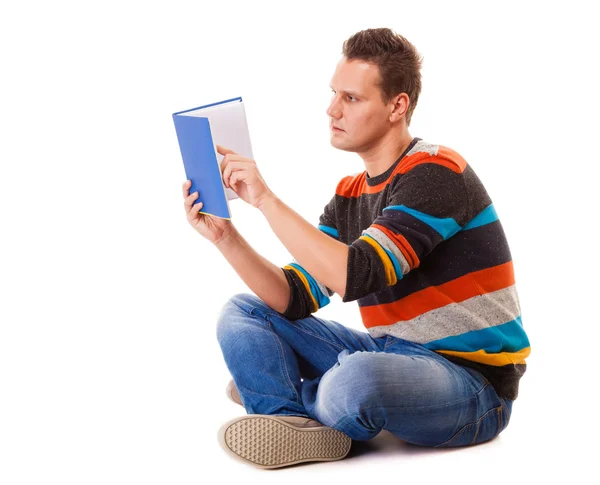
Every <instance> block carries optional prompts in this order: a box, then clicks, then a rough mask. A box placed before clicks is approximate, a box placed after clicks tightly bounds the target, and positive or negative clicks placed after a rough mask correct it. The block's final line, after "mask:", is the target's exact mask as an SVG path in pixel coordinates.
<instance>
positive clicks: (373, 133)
mask: <svg viewBox="0 0 600 485" xmlns="http://www.w3.org/2000/svg"><path fill="white" fill-rule="evenodd" d="M378 81H379V69H378V68H377V66H375V65H373V64H369V63H367V62H364V61H360V60H356V59H354V60H352V61H347V60H346V58H345V57H342V59H341V60H340V62H338V65H337V67H336V69H335V73H334V74H333V78H332V79H331V83H330V85H331V89H332V91H333V92H332V98H331V103H330V105H329V108H328V109H327V115H328V116H329V130H330V136H331V139H330V141H331V144H332V145H333V146H334V147H335V148H338V149H340V150H346V151H350V152H364V151H367V150H368V149H370V148H371V147H372V146H373V145H374V144H375V143H376V142H377V140H379V139H380V138H381V137H382V136H383V135H384V134H385V133H386V132H387V131H388V130H389V129H390V119H389V118H390V113H391V109H392V105H388V106H386V105H384V104H383V101H382V99H381V94H380V90H379V87H377V82H378ZM334 126H336V127H338V128H341V129H342V130H343V131H337V130H334V128H333V127H334Z"/></svg>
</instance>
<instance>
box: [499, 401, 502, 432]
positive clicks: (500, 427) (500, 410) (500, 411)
mask: <svg viewBox="0 0 600 485" xmlns="http://www.w3.org/2000/svg"><path fill="white" fill-rule="evenodd" d="M502 413H503V411H502V406H500V407H499V408H498V419H499V421H500V425H499V426H498V434H500V432H501V431H502Z"/></svg>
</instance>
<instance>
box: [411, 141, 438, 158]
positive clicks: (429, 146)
mask: <svg viewBox="0 0 600 485" xmlns="http://www.w3.org/2000/svg"><path fill="white" fill-rule="evenodd" d="M439 148H440V146H439V145H434V144H433V143H427V142H425V141H423V140H419V141H418V142H417V143H416V144H415V146H414V147H412V148H411V149H410V151H409V152H408V153H407V154H406V156H407V157H409V156H410V155H412V154H413V153H417V152H427V153H429V155H437V154H438V150H439Z"/></svg>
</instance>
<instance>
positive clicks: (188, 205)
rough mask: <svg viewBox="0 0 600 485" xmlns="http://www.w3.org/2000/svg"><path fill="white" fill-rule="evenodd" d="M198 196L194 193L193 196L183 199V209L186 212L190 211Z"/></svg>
mask: <svg viewBox="0 0 600 485" xmlns="http://www.w3.org/2000/svg"><path fill="white" fill-rule="evenodd" d="M199 196H200V194H198V191H196V192H194V193H193V194H190V195H189V196H188V197H186V198H185V202H184V203H183V205H184V207H185V210H186V212H189V211H190V208H191V207H192V204H193V203H194V201H195V200H196V199H197V198H198V197H199Z"/></svg>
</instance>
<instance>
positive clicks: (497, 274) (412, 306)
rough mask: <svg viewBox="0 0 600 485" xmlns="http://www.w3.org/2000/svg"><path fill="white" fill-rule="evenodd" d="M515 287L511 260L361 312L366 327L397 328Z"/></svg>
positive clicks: (369, 307)
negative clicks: (399, 324) (442, 310)
mask: <svg viewBox="0 0 600 485" xmlns="http://www.w3.org/2000/svg"><path fill="white" fill-rule="evenodd" d="M513 284H515V275H514V270H513V263H512V261H509V262H507V263H504V264H500V265H498V266H494V267H492V268H487V269H484V270H481V271H475V272H473V273H469V274H467V275H465V276H461V277H460V278H456V279H454V280H452V281H449V282H447V283H444V284H442V285H439V286H430V287H428V288H424V289H422V290H420V291H416V292H415V293H412V294H410V295H408V296H405V297H404V298H401V299H400V300H397V301H394V302H392V303H384V304H381V305H370V306H361V307H359V309H360V314H361V317H362V321H363V323H364V325H365V327H366V328H371V327H376V326H380V325H393V324H395V323H397V322H401V321H405V320H412V319H413V318H415V317H417V316H419V315H421V314H423V313H427V312H429V311H431V310H435V309H436V308H442V307H444V306H446V305H449V304H451V303H458V302H461V301H464V300H468V299H469V298H473V297H474V296H478V295H482V294H485V293H490V292H492V291H498V290H501V289H502V288H506V287H508V286H511V285H513Z"/></svg>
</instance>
